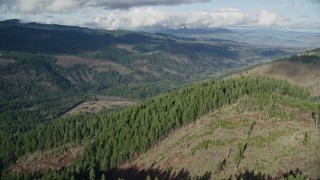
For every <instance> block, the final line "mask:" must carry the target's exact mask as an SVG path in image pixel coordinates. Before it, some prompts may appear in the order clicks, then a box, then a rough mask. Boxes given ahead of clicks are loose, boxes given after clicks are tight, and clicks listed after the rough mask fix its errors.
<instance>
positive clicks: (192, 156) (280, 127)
mask: <svg viewBox="0 0 320 180" xmlns="http://www.w3.org/2000/svg"><path fill="white" fill-rule="evenodd" d="M237 107H238V105H237V104H233V105H229V106H225V107H223V108H221V109H218V110H216V111H215V112H213V113H209V114H208V115H206V116H205V117H202V118H201V119H199V120H198V121H197V122H195V123H193V124H189V125H187V126H185V127H182V128H180V129H178V130H176V131H174V132H173V133H172V134H170V136H169V137H168V138H165V139H164V140H162V142H160V143H159V144H158V145H156V146H154V147H153V148H152V149H150V150H149V151H148V152H147V153H145V154H142V155H141V156H139V158H138V159H137V160H135V161H134V162H132V164H135V165H138V166H139V165H140V166H141V165H143V167H144V168H148V167H159V168H160V169H164V170H165V169H168V168H169V169H171V173H172V174H173V173H175V172H179V171H180V170H181V169H188V170H189V172H190V175H191V176H193V175H200V174H204V173H205V172H208V171H209V172H211V178H212V179H224V178H229V177H230V176H233V175H235V174H236V173H238V174H239V173H241V172H245V171H246V170H253V171H254V172H256V173H258V172H261V173H262V174H264V173H266V174H269V175H272V177H273V178H276V177H279V176H280V175H281V173H284V172H288V171H290V170H296V168H299V169H300V170H301V171H302V172H303V174H304V175H307V176H308V177H311V178H318V177H319V172H318V169H319V168H320V166H319V164H318V159H319V158H320V153H319V150H320V144H319V143H320V141H319V138H317V137H320V131H319V130H317V129H315V128H314V123H313V120H312V119H311V115H310V113H309V112H303V111H300V110H299V109H298V108H293V107H286V108H284V110H285V111H286V112H288V113H289V114H295V115H296V117H295V118H294V119H291V117H292V116H289V118H288V117H285V118H279V119H280V120H266V119H265V118H266V116H265V112H262V111H250V112H249V111H245V110H243V111H239V109H238V110H237ZM275 116H278V115H277V114H275ZM272 118H273V119H276V118H275V117H272ZM253 124H254V125H253ZM248 131H250V133H249V132H248ZM306 131H309V132H310V135H311V137H313V139H312V143H310V144H311V146H310V150H309V151H310V152H311V153H310V156H309V159H310V162H309V164H310V165H309V167H307V163H306V155H305V154H306V153H305V152H306V149H305V147H304V145H303V138H304V133H305V132H306ZM237 167H238V168H237ZM317 168H318V169H317ZM237 169H238V171H236V170H237Z"/></svg>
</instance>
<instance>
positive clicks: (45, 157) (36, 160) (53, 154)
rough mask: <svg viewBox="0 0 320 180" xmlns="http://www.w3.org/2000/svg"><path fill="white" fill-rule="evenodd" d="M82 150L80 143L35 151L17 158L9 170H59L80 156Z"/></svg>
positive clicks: (17, 171) (29, 171)
mask: <svg viewBox="0 0 320 180" xmlns="http://www.w3.org/2000/svg"><path fill="white" fill-rule="evenodd" d="M83 151H84V147H83V146H81V145H78V146H64V147H61V148H56V149H52V150H47V151H37V152H34V153H32V154H28V155H25V156H23V157H21V158H19V159H18V160H17V162H16V164H14V165H12V166H11V167H10V168H9V171H10V172H16V173H19V172H24V173H25V172H27V173H33V172H45V171H46V170H48V169H53V170H60V169H62V168H66V167H67V166H69V165H71V164H72V163H73V161H74V160H75V159H76V158H77V157H78V156H82V155H83Z"/></svg>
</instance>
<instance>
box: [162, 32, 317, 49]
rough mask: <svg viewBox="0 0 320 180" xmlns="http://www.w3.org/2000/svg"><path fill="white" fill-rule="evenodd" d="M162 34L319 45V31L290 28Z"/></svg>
mask: <svg viewBox="0 0 320 180" xmlns="http://www.w3.org/2000/svg"><path fill="white" fill-rule="evenodd" d="M160 32H161V33H164V34H171V35H175V36H179V37H184V38H193V39H197V40H204V41H213V42H214V41H217V40H229V41H232V42H237V43H238V44H251V45H255V46H261V47H279V48H280V47H283V48H285V47H286V48H294V49H295V50H306V49H313V48H317V47H320V43H319V42H320V32H319V31H314V32H312V31H311V32H306V31H299V30H291V29H281V30H277V29H270V28H269V29H263V28H232V29H226V28H207V29H201V28H199V29H188V28H178V29H164V30H161V31H160Z"/></svg>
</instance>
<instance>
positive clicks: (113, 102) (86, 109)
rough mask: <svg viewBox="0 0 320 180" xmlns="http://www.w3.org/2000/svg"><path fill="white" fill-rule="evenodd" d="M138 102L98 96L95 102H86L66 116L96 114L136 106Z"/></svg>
mask: <svg viewBox="0 0 320 180" xmlns="http://www.w3.org/2000/svg"><path fill="white" fill-rule="evenodd" d="M136 103H137V102H136V101H133V100H130V99H125V98H119V97H110V96H97V98H96V100H95V101H86V102H83V103H81V104H79V105H78V106H76V107H75V108H73V109H71V110H70V111H68V112H67V113H66V114H65V116H67V115H75V114H80V113H96V112H100V111H101V110H103V109H110V108H114V107H125V106H132V105H134V104H136Z"/></svg>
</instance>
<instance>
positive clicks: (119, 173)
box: [107, 166, 211, 180]
mask: <svg viewBox="0 0 320 180" xmlns="http://www.w3.org/2000/svg"><path fill="white" fill-rule="evenodd" d="M147 176H149V177H150V178H151V179H155V178H158V179H165V180H166V179H178V180H180V179H195V180H208V179H210V178H211V172H206V173H205V174H203V175H202V176H190V173H189V171H188V170H186V169H182V170H181V171H179V172H175V173H173V174H171V171H170V170H167V171H162V170H161V169H159V168H152V169H142V170H141V169H139V168H138V167H136V166H134V167H130V168H126V169H113V170H112V171H111V172H110V173H108V174H107V177H108V179H119V178H121V179H125V180H127V179H129V180H130V179H132V180H146V178H147Z"/></svg>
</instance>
